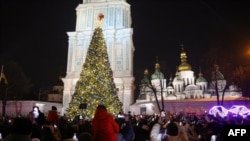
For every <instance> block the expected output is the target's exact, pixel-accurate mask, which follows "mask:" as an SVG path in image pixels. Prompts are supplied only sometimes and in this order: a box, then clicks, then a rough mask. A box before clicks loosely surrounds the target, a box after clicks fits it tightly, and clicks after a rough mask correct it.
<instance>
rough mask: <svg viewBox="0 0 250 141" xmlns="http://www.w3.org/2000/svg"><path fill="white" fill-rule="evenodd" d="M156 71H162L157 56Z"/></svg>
mask: <svg viewBox="0 0 250 141" xmlns="http://www.w3.org/2000/svg"><path fill="white" fill-rule="evenodd" d="M155 69H156V70H159V69H160V64H159V62H158V56H156V63H155Z"/></svg>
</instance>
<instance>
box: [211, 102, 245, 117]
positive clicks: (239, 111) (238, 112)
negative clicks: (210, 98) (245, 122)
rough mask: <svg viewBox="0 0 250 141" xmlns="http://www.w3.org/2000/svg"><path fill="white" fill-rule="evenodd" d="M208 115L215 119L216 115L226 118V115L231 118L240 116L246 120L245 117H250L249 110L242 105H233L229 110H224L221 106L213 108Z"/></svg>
mask: <svg viewBox="0 0 250 141" xmlns="http://www.w3.org/2000/svg"><path fill="white" fill-rule="evenodd" d="M208 113H209V114H210V115H213V116H215V117H216V116H217V115H218V116H220V117H226V116H228V114H232V115H233V116H241V117H243V118H246V117H247V116H250V109H248V108H247V107H246V106H244V105H233V106H232V107H231V108H229V109H226V108H225V107H223V106H213V107H212V108H211V109H210V110H209V112H208Z"/></svg>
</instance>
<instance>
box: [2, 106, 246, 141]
mask: <svg viewBox="0 0 250 141" xmlns="http://www.w3.org/2000/svg"><path fill="white" fill-rule="evenodd" d="M228 124H230V125H250V116H247V117H244V118H243V117H241V116H236V115H231V116H230V115H229V116H227V117H223V118H221V117H219V116H213V115H208V114H203V115H199V116H197V115H196V114H194V113H182V112H180V113H174V114H173V113H172V114H170V113H165V112H164V111H163V112H162V113H160V114H154V115H146V114H141V115H131V113H130V112H129V113H128V114H122V113H121V114H119V115H118V116H117V117H114V116H112V115H111V114H109V112H108V111H107V109H106V107H105V106H104V105H99V106H98V107H97V108H96V111H95V115H94V118H93V119H84V117H82V116H79V117H77V118H75V119H74V120H70V119H69V118H68V117H67V116H66V115H63V116H60V115H58V112H57V108H56V107H55V106H52V108H51V110H50V111H49V113H48V115H47V116H45V115H44V114H43V113H42V112H41V111H40V110H39V107H37V106H34V107H33V109H32V111H31V112H29V113H28V115H27V116H18V117H14V118H10V117H1V119H0V133H1V138H2V140H3V141H17V140H18V141H223V140H224V139H223V127H224V125H228Z"/></svg>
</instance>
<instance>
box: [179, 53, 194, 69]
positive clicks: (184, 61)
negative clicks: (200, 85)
mask: <svg viewBox="0 0 250 141" xmlns="http://www.w3.org/2000/svg"><path fill="white" fill-rule="evenodd" d="M180 58H181V64H180V65H179V67H178V70H179V71H186V70H191V66H190V65H189V64H188V63H187V55H186V52H184V49H183V48H182V52H181V55H180Z"/></svg>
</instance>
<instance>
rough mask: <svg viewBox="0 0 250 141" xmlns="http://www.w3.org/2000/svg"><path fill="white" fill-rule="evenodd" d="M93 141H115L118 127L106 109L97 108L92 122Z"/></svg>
mask: <svg viewBox="0 0 250 141" xmlns="http://www.w3.org/2000/svg"><path fill="white" fill-rule="evenodd" d="M92 133H93V141H116V140H117V135H118V133H119V125H118V124H117V122H116V121H115V119H114V118H113V116H111V115H110V114H109V113H108V112H107V110H106V108H103V107H99V106H98V107H97V109H96V111H95V115H94V118H93V121H92Z"/></svg>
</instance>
